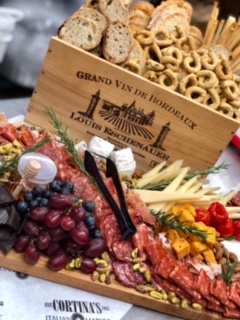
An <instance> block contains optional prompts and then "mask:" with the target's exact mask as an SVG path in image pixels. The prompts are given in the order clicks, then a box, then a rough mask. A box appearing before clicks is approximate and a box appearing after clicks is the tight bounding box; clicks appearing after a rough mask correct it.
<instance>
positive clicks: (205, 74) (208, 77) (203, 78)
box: [197, 70, 218, 89]
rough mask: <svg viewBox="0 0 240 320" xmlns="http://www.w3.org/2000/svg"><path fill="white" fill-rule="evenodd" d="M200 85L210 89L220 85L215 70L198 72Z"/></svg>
mask: <svg viewBox="0 0 240 320" xmlns="http://www.w3.org/2000/svg"><path fill="white" fill-rule="evenodd" d="M197 78H198V85H199V86H200V87H201V88H203V89H209V88H213V87H216V86H217V85H218V78H217V77H216V74H215V73H214V72H213V71H210V70H200V71H198V72H197Z"/></svg>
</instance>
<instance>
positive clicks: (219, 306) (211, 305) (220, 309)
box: [207, 301, 225, 313]
mask: <svg viewBox="0 0 240 320" xmlns="http://www.w3.org/2000/svg"><path fill="white" fill-rule="evenodd" d="M207 308H208V309H210V310H212V311H216V312H219V313H224V310H225V309H224V306H223V305H222V304H215V303H212V302H211V301H209V302H208V304H207Z"/></svg>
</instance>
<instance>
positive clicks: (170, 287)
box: [162, 279, 192, 302]
mask: <svg viewBox="0 0 240 320" xmlns="http://www.w3.org/2000/svg"><path fill="white" fill-rule="evenodd" d="M162 288H163V289H164V290H165V291H166V292H168V293H169V292H175V294H176V296H177V297H179V298H180V299H186V300H187V301H188V302H191V301H192V297H191V296H190V295H189V294H188V293H187V292H186V291H185V290H183V289H182V288H181V287H179V286H177V285H176V284H174V283H172V282H170V281H169V280H167V279H164V280H163V282H162Z"/></svg>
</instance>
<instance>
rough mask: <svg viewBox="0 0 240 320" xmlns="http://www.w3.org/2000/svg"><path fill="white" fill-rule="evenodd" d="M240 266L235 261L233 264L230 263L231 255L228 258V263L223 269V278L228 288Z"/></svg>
mask: <svg viewBox="0 0 240 320" xmlns="http://www.w3.org/2000/svg"><path fill="white" fill-rule="evenodd" d="M237 266H238V261H234V262H233V263H231V262H230V259H229V255H228V256H227V262H226V264H225V265H224V266H223V268H222V274H221V277H222V279H223V280H224V282H225V283H226V285H227V286H229V285H230V284H231V282H232V278H233V276H234V273H235V269H236V268H237Z"/></svg>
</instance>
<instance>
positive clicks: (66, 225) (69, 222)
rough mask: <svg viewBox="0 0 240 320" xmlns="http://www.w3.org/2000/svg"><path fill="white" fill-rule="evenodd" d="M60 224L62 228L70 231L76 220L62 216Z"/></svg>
mask: <svg viewBox="0 0 240 320" xmlns="http://www.w3.org/2000/svg"><path fill="white" fill-rule="evenodd" d="M60 225H61V227H62V228H63V230H65V231H71V230H72V229H73V228H74V227H75V226H76V222H75V221H74V220H73V218H71V217H70V216H63V217H62V219H61V222H60Z"/></svg>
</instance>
